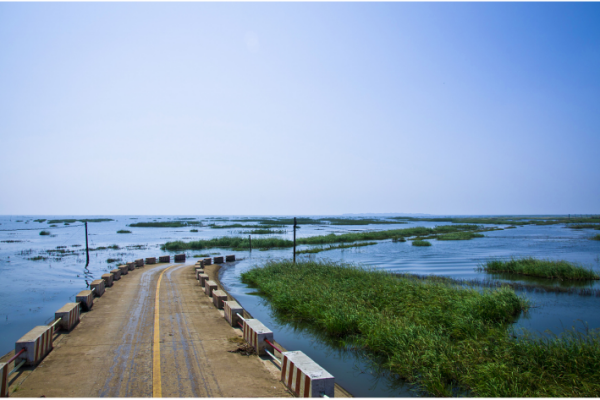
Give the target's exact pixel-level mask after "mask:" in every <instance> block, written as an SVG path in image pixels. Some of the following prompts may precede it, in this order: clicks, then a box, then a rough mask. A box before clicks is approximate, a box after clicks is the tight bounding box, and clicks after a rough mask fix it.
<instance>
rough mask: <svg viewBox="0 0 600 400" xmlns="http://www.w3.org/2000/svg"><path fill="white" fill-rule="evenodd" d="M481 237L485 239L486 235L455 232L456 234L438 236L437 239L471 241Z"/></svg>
mask: <svg viewBox="0 0 600 400" xmlns="http://www.w3.org/2000/svg"><path fill="white" fill-rule="evenodd" d="M480 237H485V235H482V234H481V233H475V232H454V233H447V234H445V235H438V236H437V237H436V239H437V240H470V239H473V238H480Z"/></svg>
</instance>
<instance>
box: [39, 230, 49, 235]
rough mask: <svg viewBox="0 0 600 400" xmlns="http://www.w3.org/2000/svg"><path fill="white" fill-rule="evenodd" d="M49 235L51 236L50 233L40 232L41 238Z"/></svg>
mask: <svg viewBox="0 0 600 400" xmlns="http://www.w3.org/2000/svg"><path fill="white" fill-rule="evenodd" d="M48 235H50V232H48V231H41V232H40V236H48Z"/></svg>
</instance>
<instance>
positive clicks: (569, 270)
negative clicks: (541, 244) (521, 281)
mask: <svg viewBox="0 0 600 400" xmlns="http://www.w3.org/2000/svg"><path fill="white" fill-rule="evenodd" d="M479 268H480V269H481V270H483V271H485V272H488V273H508V274H517V275H528V276H537V277H540V278H547V279H563V280H596V279H600V275H598V273H597V272H595V271H593V270H592V269H591V268H584V267H582V266H581V265H576V264H574V263H571V262H569V261H564V260H558V261H556V260H541V259H537V258H533V257H524V258H511V259H510V260H491V261H487V262H486V263H485V264H483V265H481V266H480V267H479Z"/></svg>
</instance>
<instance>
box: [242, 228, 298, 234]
mask: <svg viewBox="0 0 600 400" xmlns="http://www.w3.org/2000/svg"><path fill="white" fill-rule="evenodd" d="M240 233H242V234H245V235H276V234H281V233H287V231H286V230H285V229H253V230H251V231H243V232H240Z"/></svg>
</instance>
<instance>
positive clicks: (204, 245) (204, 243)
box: [161, 236, 294, 251]
mask: <svg viewBox="0 0 600 400" xmlns="http://www.w3.org/2000/svg"><path fill="white" fill-rule="evenodd" d="M293 245H294V243H293V242H292V241H291V240H286V239H279V238H265V239H252V248H255V249H270V248H282V247H292V246H293ZM213 247H226V248H234V249H240V250H241V249H249V248H250V241H249V240H248V238H247V237H231V236H224V237H220V238H213V239H203V240H196V241H192V242H182V241H180V240H178V241H175V242H167V243H165V244H163V245H162V246H161V249H162V250H167V251H179V250H202V249H210V248H213Z"/></svg>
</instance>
